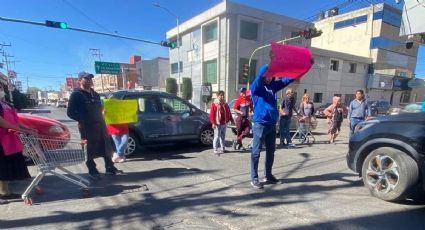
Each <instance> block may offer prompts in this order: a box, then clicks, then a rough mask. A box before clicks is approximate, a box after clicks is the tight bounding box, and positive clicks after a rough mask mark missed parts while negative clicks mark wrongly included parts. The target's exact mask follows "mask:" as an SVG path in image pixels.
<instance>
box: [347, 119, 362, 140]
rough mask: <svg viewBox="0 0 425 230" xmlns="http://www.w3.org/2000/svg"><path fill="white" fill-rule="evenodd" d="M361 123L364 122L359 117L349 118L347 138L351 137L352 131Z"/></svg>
mask: <svg viewBox="0 0 425 230" xmlns="http://www.w3.org/2000/svg"><path fill="white" fill-rule="evenodd" d="M363 121H364V118H361V117H351V118H350V122H351V125H350V135H349V137H351V135H353V133H354V129H355V128H356V126H357V125H358V124H359V123H360V122H363Z"/></svg>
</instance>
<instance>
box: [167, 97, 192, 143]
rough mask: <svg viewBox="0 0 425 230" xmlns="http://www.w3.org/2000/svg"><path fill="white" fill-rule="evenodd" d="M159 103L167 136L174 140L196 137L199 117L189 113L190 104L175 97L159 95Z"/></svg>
mask: <svg viewBox="0 0 425 230" xmlns="http://www.w3.org/2000/svg"><path fill="white" fill-rule="evenodd" d="M159 101H160V105H161V107H162V111H163V113H164V116H163V123H164V127H165V133H166V135H167V138H170V139H174V140H183V139H192V138H195V137H197V134H198V131H199V125H200V122H199V119H197V116H192V115H191V106H190V105H189V104H187V103H186V102H184V101H183V100H181V99H179V98H177V97H168V96H160V97H159Z"/></svg>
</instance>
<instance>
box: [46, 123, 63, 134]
mask: <svg viewBox="0 0 425 230" xmlns="http://www.w3.org/2000/svg"><path fill="white" fill-rule="evenodd" d="M64 131H65V130H64V129H63V128H62V127H60V126H59V125H54V126H52V127H50V128H49V133H63V132H64Z"/></svg>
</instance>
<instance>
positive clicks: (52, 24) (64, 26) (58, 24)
mask: <svg viewBox="0 0 425 230" xmlns="http://www.w3.org/2000/svg"><path fill="white" fill-rule="evenodd" d="M45 24H46V26H47V27H53V28H60V29H68V24H66V22H55V21H49V20H46V23H45Z"/></svg>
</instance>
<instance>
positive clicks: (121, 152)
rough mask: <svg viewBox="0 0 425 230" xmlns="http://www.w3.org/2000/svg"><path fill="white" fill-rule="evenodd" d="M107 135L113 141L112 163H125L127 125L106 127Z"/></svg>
mask: <svg viewBox="0 0 425 230" xmlns="http://www.w3.org/2000/svg"><path fill="white" fill-rule="evenodd" d="M107 129H108V133H109V135H111V136H112V140H113V141H114V144H115V148H116V150H117V152H116V153H114V155H113V156H112V161H113V162H114V163H123V162H125V160H126V159H125V149H126V148H127V144H128V133H129V130H128V124H110V125H107Z"/></svg>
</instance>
